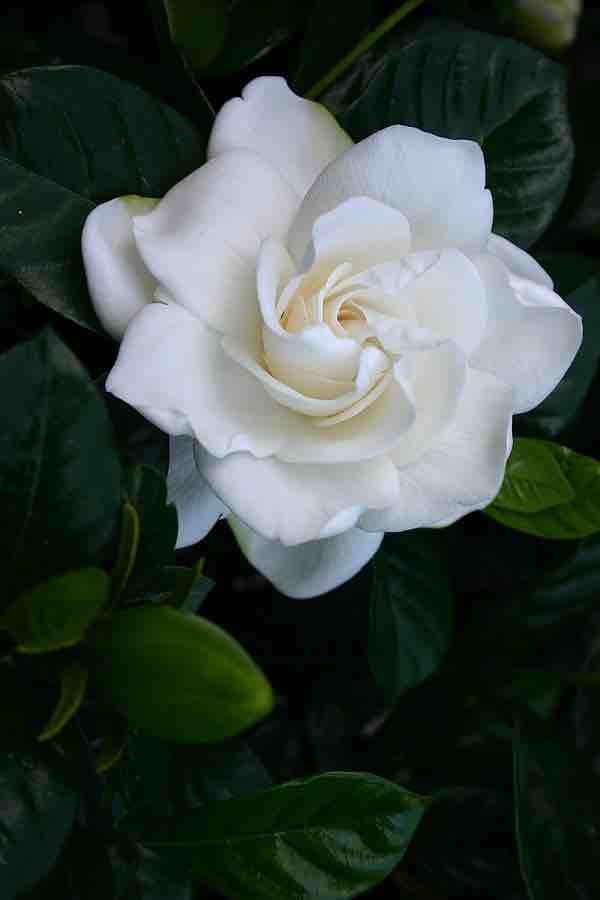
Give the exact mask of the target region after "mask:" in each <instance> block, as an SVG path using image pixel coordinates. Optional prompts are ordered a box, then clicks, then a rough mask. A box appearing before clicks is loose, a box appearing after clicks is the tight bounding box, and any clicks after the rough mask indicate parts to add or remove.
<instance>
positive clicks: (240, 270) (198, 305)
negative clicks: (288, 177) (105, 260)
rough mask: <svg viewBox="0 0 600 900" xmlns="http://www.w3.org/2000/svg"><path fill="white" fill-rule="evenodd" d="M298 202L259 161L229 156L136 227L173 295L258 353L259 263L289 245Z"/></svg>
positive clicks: (144, 251)
mask: <svg viewBox="0 0 600 900" xmlns="http://www.w3.org/2000/svg"><path fill="white" fill-rule="evenodd" d="M296 207H297V198H296V195H295V194H294V192H293V191H292V189H291V188H290V187H289V186H288V185H287V183H286V182H285V181H284V180H283V179H282V178H281V177H280V175H278V173H277V172H276V171H275V169H273V168H272V167H271V166H270V165H269V164H268V163H266V162H264V161H263V160H262V159H260V157H258V156H256V154H254V153H250V152H248V151H244V150H238V151H235V152H231V153H224V154H222V155H220V156H218V157H217V158H216V159H213V160H209V162H207V163H206V164H205V165H204V166H202V167H201V168H200V169H197V170H196V171H195V172H193V173H192V174H191V175H188V177H187V178H184V179H183V181H180V182H179V184H177V185H175V187H174V188H172V190H170V191H169V193H168V194H166V196H165V197H164V198H163V199H162V200H161V201H160V203H159V204H158V206H157V207H156V209H155V210H154V211H153V212H151V213H150V214H149V215H146V216H139V217H138V218H136V219H135V221H134V233H135V238H136V241H137V245H138V248H139V251H140V253H141V255H142V258H143V259H144V261H145V263H146V265H147V266H148V268H149V269H150V271H151V272H152V274H153V275H154V276H155V278H156V279H157V281H158V282H159V283H160V285H161V286H162V287H163V288H164V290H165V291H166V293H167V294H168V295H169V297H171V298H172V299H173V300H174V301H175V302H176V303H179V304H181V305H182V306H184V307H186V309H188V310H189V311H190V312H191V313H193V314H194V315H196V316H198V317H199V318H200V319H202V321H203V322H205V323H206V324H208V325H210V326H211V327H213V328H215V329H216V330H217V331H220V332H221V333H223V334H231V335H235V336H236V337H239V338H241V339H243V340H247V341H249V342H251V343H252V344H253V345H256V344H257V342H258V340H259V313H258V304H257V299H256V261H257V258H258V253H259V249H260V245H261V243H262V242H263V241H264V240H265V238H267V237H271V236H273V237H278V238H283V236H284V235H285V233H286V231H287V229H288V227H289V224H290V222H291V219H292V217H293V215H294V210H295V209H296Z"/></svg>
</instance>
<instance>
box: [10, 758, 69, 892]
mask: <svg viewBox="0 0 600 900" xmlns="http://www.w3.org/2000/svg"><path fill="white" fill-rule="evenodd" d="M0 796H1V797H2V805H1V807H0V834H1V835H2V837H1V846H2V858H1V861H0V893H1V895H2V900H15V898H16V897H17V896H21V894H22V892H24V891H26V890H27V889H28V888H31V887H32V886H33V885H34V884H35V883H36V882H37V881H39V880H40V879H42V878H44V876H45V875H47V873H48V872H49V871H50V869H51V867H52V866H53V865H54V863H55V861H56V859H57V857H58V855H59V853H60V851H61V849H62V846H63V844H64V842H65V839H66V837H67V835H68V833H69V831H70V830H71V826H72V824H73V820H74V818H75V813H76V810H77V794H76V793H75V792H74V790H73V788H72V787H71V785H70V783H69V779H68V775H67V767H66V764H65V762H64V761H63V760H61V759H59V758H57V757H56V755H55V754H53V753H51V752H50V750H49V749H47V748H46V749H41V748H40V750H39V751H38V752H36V753H25V752H21V753H5V754H3V755H2V756H0Z"/></svg>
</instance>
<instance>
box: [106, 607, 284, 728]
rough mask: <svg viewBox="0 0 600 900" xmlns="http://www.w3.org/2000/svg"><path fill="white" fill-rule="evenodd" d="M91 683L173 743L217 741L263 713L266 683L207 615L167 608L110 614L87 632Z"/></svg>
mask: <svg viewBox="0 0 600 900" xmlns="http://www.w3.org/2000/svg"><path fill="white" fill-rule="evenodd" d="M90 650H91V651H92V655H93V668H94V674H95V676H96V682H97V685H98V689H99V690H101V691H102V692H103V693H104V694H105V696H106V697H107V699H108V700H109V701H110V702H111V703H112V704H113V705H114V706H115V707H116V708H117V709H118V710H119V711H120V712H121V713H122V714H123V715H124V716H125V717H126V718H127V719H129V721H131V722H132V723H133V724H135V725H137V726H138V727H139V728H140V729H142V730H143V731H146V732H147V733H148V734H151V735H153V736H155V737H159V738H162V739H163V740H167V741H175V742H178V743H210V742H213V741H219V740H223V739H224V738H227V737H231V736H232V735H234V734H237V733H238V732H240V731H242V730H243V729H245V728H248V727H249V726H250V725H254V724H255V722H257V721H258V720H259V719H260V718H262V717H263V716H264V715H266V714H267V713H268V712H270V710H271V708H272V705H273V694H272V690H271V686H270V685H269V683H268V681H267V680H266V678H265V676H264V675H263V673H262V672H261V671H260V669H259V668H258V667H257V666H256V665H255V664H254V662H253V661H252V659H251V658H250V657H249V656H248V654H247V653H246V652H245V650H244V649H243V648H242V647H241V646H240V645H239V644H238V643H237V641H235V640H234V639H233V638H232V637H230V636H229V635H228V634H227V633H226V632H224V631H222V629H220V628H219V627H218V626H216V625H213V623H212V622H209V621H208V620H206V619H203V618H200V617H199V616H190V615H187V614H185V613H181V612H179V611H177V610H174V609H171V608H169V607H164V606H163V607H160V606H142V607H136V608H133V609H128V610H124V611H122V612H119V613H116V614H115V615H113V616H112V617H111V618H110V619H108V620H106V621H104V622H102V623H99V624H98V625H97V626H96V628H95V629H94V631H93V632H92V633H91V634H90Z"/></svg>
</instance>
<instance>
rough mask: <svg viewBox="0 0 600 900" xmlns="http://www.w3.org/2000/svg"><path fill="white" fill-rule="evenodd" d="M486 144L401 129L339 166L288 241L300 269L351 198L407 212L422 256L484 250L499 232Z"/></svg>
mask: <svg viewBox="0 0 600 900" xmlns="http://www.w3.org/2000/svg"><path fill="white" fill-rule="evenodd" d="M484 185H485V164H484V160H483V154H482V152H481V148H480V147H479V145H478V144H476V143H474V142H473V141H453V140H448V139H446V138H440V137H437V136H435V135H432V134H427V133H426V132H424V131H419V130H418V129H417V128H408V127H406V126H404V125H393V126H391V127H390V128H385V129H383V130H382V131H378V132H376V133H375V134H373V135H371V136H370V137H368V138H366V139H365V140H364V141H361V142H360V143H359V144H356V145H355V146H354V147H352V148H351V149H350V150H348V151H347V152H346V153H344V154H343V155H342V156H340V157H338V159H336V160H335V161H334V162H332V163H331V164H330V165H329V166H328V167H327V168H326V169H325V171H324V172H322V174H321V175H320V176H319V177H318V178H317V180H316V182H315V183H314V185H313V186H312V188H311V189H310V191H309V192H308V194H307V195H306V197H305V198H304V200H303V202H302V205H301V207H300V210H299V212H298V215H297V216H296V218H295V219H294V223H293V225H292V228H291V230H290V234H289V237H288V246H289V248H290V251H291V253H292V256H293V257H294V259H296V261H297V262H298V263H300V262H301V261H302V259H303V258H304V254H305V252H306V250H307V248H308V246H309V243H310V239H311V233H312V228H313V224H314V223H315V222H316V220H317V219H318V218H319V216H322V215H323V214H324V213H326V212H328V211H329V210H332V209H335V207H337V206H339V204H341V203H344V201H346V200H348V199H350V198H351V197H357V196H359V197H360V196H364V197H370V198H371V199H373V200H377V201H379V202H380V203H383V204H385V205H386V206H392V207H394V208H395V209H398V210H400V212H402V213H403V214H404V215H405V216H406V218H407V219H408V222H409V224H410V231H411V236H412V246H413V249H415V250H439V249H441V248H442V247H456V248H458V249H459V250H469V251H478V250H482V249H483V248H484V247H485V246H486V244H487V241H488V240H489V237H490V234H491V226H492V216H493V209H492V200H491V195H490V193H489V191H486V190H485V188H484Z"/></svg>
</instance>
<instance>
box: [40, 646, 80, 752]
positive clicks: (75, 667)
mask: <svg viewBox="0 0 600 900" xmlns="http://www.w3.org/2000/svg"><path fill="white" fill-rule="evenodd" d="M87 677H88V671H87V669H86V668H85V666H82V665H81V663H78V662H77V661H75V662H72V663H71V664H70V665H68V666H65V668H64V669H63V670H62V671H61V673H60V697H59V698H58V703H57V704H56V706H55V708H54V712H53V713H52V716H51V717H50V719H49V721H48V722H47V723H46V725H45V726H44V730H43V731H42V733H41V734H40V735H38V741H48V740H50V738H53V737H54V736H55V735H57V734H58V733H59V731H61V730H62V729H63V728H64V727H65V725H66V724H67V722H69V721H70V720H71V719H72V718H73V716H74V715H75V713H76V712H77V710H78V709H79V707H80V706H81V704H82V702H83V698H84V696H85V689H86V686H87Z"/></svg>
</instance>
